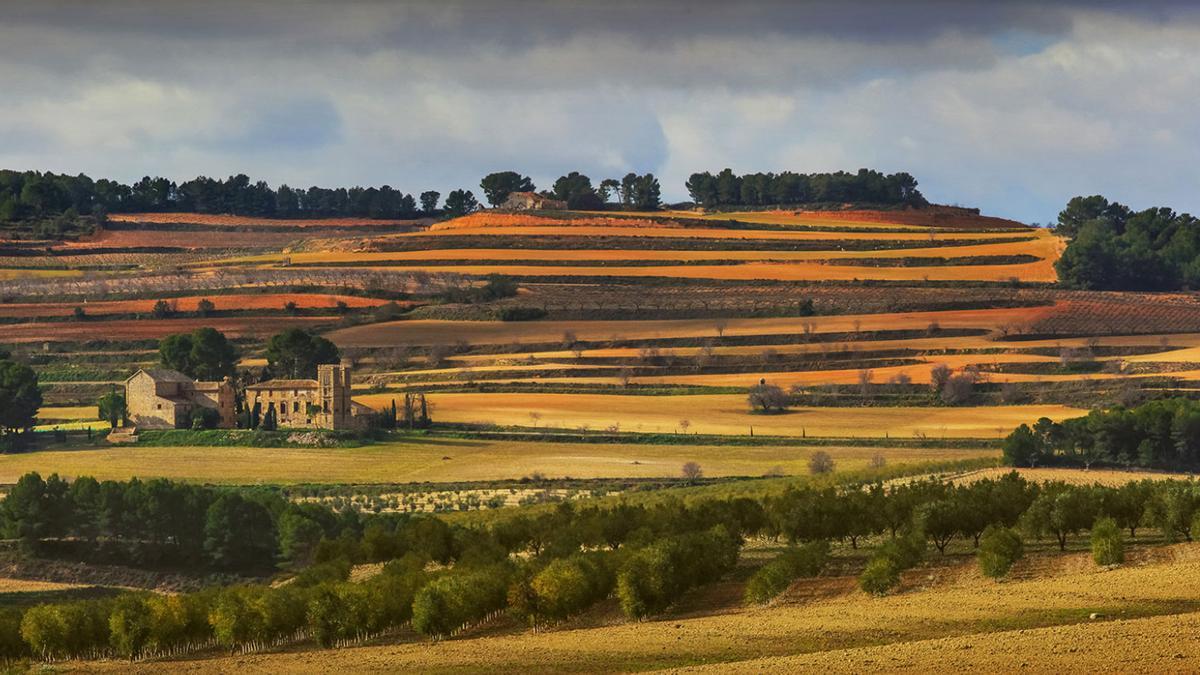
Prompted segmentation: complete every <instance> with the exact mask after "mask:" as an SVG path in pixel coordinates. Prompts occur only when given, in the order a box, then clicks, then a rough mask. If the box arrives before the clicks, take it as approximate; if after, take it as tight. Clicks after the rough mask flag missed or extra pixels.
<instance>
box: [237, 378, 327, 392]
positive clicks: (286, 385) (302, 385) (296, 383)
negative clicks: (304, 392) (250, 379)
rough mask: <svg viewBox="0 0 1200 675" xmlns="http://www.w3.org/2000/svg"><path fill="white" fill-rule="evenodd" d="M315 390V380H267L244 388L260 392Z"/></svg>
mask: <svg viewBox="0 0 1200 675" xmlns="http://www.w3.org/2000/svg"><path fill="white" fill-rule="evenodd" d="M316 388H317V381H316V380H267V381H266V382H259V383H258V384H252V385H250V386H248V387H246V389H253V390H255V391H261V390H264V389H316Z"/></svg>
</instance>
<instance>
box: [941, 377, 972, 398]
mask: <svg viewBox="0 0 1200 675" xmlns="http://www.w3.org/2000/svg"><path fill="white" fill-rule="evenodd" d="M977 381H978V378H977V377H976V376H975V375H973V374H971V373H968V372H962V373H958V374H957V375H951V376H950V379H948V380H946V384H945V385H944V386H943V387H942V401H943V402H944V403H946V404H947V405H962V404H964V403H966V402H967V401H970V400H971V397H972V396H974V395H975V383H976V382H977Z"/></svg>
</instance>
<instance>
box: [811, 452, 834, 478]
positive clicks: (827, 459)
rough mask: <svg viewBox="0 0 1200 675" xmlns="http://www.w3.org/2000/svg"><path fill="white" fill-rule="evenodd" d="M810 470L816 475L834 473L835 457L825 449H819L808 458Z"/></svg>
mask: <svg viewBox="0 0 1200 675" xmlns="http://www.w3.org/2000/svg"><path fill="white" fill-rule="evenodd" d="M808 470H809V472H810V473H812V474H813V475H814V476H820V475H823V474H827V473H833V457H832V456H830V454H829V453H828V452H825V451H824V450H818V451H816V452H814V453H813V454H812V457H809V458H808Z"/></svg>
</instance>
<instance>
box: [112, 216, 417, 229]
mask: <svg viewBox="0 0 1200 675" xmlns="http://www.w3.org/2000/svg"><path fill="white" fill-rule="evenodd" d="M108 219H109V220H113V221H116V222H121V223H164V224H182V225H226V226H230V227H239V226H246V225H258V226H275V227H387V226H393V225H415V224H418V223H419V222H421V221H419V220H372V219H369V218H305V219H302V218H295V219H291V218H259V217H255V216H229V215H214V214H206V213H114V214H111V215H109V216H108Z"/></svg>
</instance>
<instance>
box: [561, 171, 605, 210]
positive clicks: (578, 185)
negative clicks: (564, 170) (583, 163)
mask: <svg viewBox="0 0 1200 675" xmlns="http://www.w3.org/2000/svg"><path fill="white" fill-rule="evenodd" d="M554 198H555V199H559V200H562V201H564V202H566V203H567V208H569V209H596V208H599V207H600V196H599V195H597V194H596V189H595V188H593V187H592V179H591V178H588V177H587V176H585V175H583V174H581V173H579V172H578V171H572V172H571V173H569V174H567V175H565V176H561V177H559V179H558V180H556V181H554Z"/></svg>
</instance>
